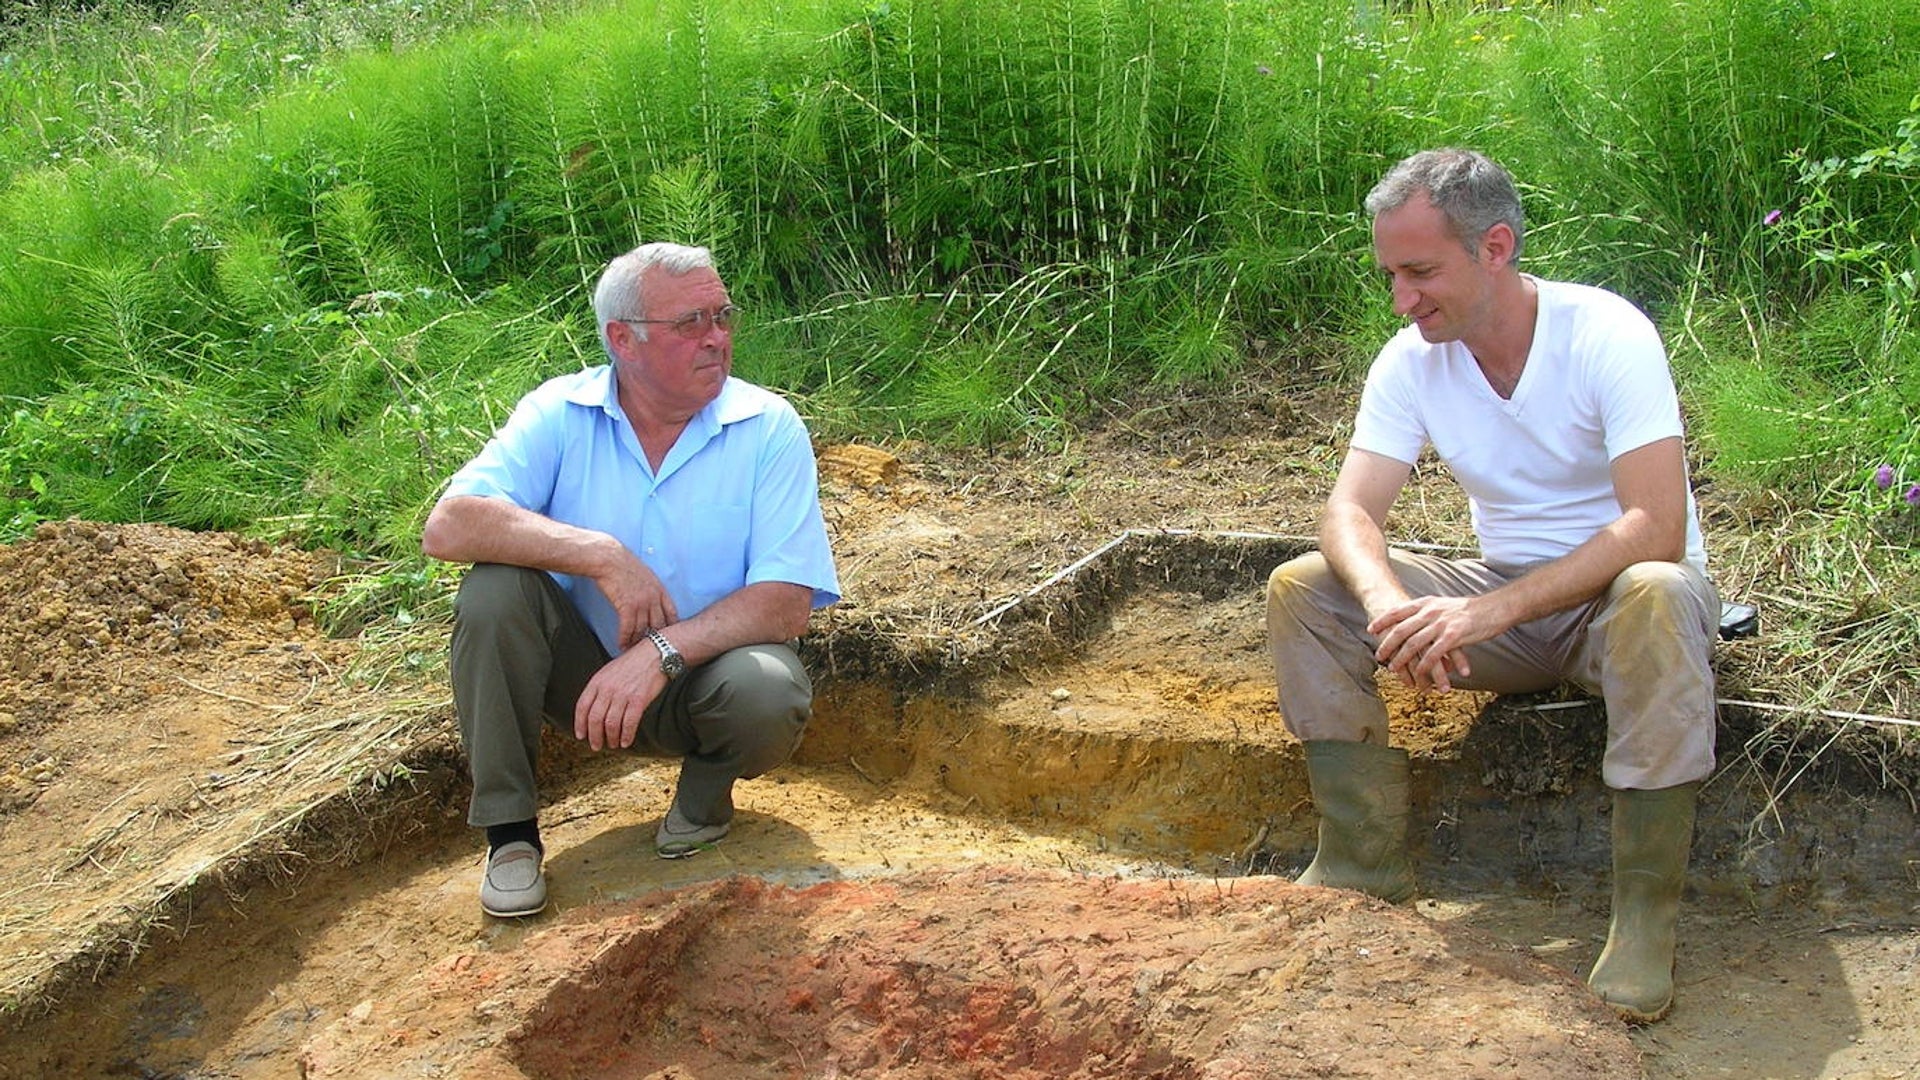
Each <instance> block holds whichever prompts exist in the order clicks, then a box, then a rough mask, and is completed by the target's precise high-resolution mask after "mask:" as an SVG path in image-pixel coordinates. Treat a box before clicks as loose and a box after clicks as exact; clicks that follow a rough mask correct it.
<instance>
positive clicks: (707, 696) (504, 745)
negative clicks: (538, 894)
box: [452, 563, 813, 826]
mask: <svg viewBox="0 0 1920 1080" xmlns="http://www.w3.org/2000/svg"><path fill="white" fill-rule="evenodd" d="M610 659H611V657H609V656H608V655H607V651H606V649H605V647H603V646H602V645H601V644H600V639H599V638H598V637H596V636H594V633H593V631H592V630H591V629H590V628H589V627H588V626H587V624H586V621H585V620H584V619H582V618H581V617H580V613H579V611H578V609H576V608H575V607H574V606H573V603H572V601H570V600H568V599H567V594H566V593H564V592H562V591H561V589H560V586H559V585H558V584H557V583H556V582H555V581H554V580H553V578H552V577H550V576H549V575H548V574H546V573H545V572H544V571H540V570H529V569H526V568H524V567H519V566H503V565H499V564H495V563H480V564H477V565H475V566H474V567H473V568H472V569H471V570H469V571H468V572H467V575H466V577H465V578H464V579H462V581H461V583H460V592H459V595H458V597H457V598H456V600H455V602H454V622H453V651H452V668H453V671H452V675H453V703H454V708H455V710H456V711H457V712H458V713H459V718H460V739H461V742H462V744H463V745H464V746H465V748H466V752H467V761H468V767H469V769H470V770H471V772H472V774H473V798H472V801H471V803H470V804H469V806H468V810H467V823H468V824H470V825H477V826H487V825H502V824H506V823H508V822H513V821H526V820H528V819H530V818H533V817H535V816H536V814H537V812H538V809H539V791H538V789H537V787H536V785H535V783H534V767H535V762H536V761H537V759H538V757H539V751H540V729H541V727H542V725H543V724H552V725H554V726H555V727H557V728H559V729H561V730H563V731H565V732H566V733H567V735H568V736H569V737H571V736H572V735H573V708H574V704H575V703H576V702H577V701H578V700H579V698H580V694H581V693H582V692H583V691H584V690H585V689H586V686H587V682H588V680H590V679H592V678H593V675H594V673H595V672H597V671H599V670H600V668H601V667H602V666H603V665H605V664H606V663H607V662H608V661H609V660H610ZM812 705H813V684H812V683H811V682H810V681H809V680H808V678H807V673H806V670H805V669H804V668H802V667H801V665H800V658H799V656H798V655H796V654H795V653H794V651H793V649H792V648H790V647H788V646H786V645H749V646H746V647H745V648H739V649H734V650H732V651H730V652H727V653H723V654H722V655H720V656H718V657H716V658H714V659H713V660H712V661H710V662H708V663H705V664H702V665H700V666H699V667H697V668H693V669H691V670H689V671H688V672H687V673H686V674H684V675H682V676H680V677H679V678H677V679H675V680H673V681H672V682H670V683H668V684H667V688H666V690H665V691H663V692H662V693H661V695H660V696H659V697H658V698H657V699H655V700H654V702H653V704H652V705H649V706H648V707H647V710H646V712H645V714H643V715H642V717H641V721H640V732H639V735H638V736H636V737H635V739H634V743H633V748H632V752H634V753H638V754H643V755H646V756H651V757H678V758H682V759H683V761H682V763H681V766H680V783H679V788H678V790H677V791H676V792H675V795H674V798H675V800H676V801H677V802H678V803H679V804H680V811H681V813H683V814H685V815H686V816H687V818H688V820H690V821H693V822H695V823H697V824H701V825H717V824H720V823H721V822H725V821H731V820H732V819H733V782H734V781H735V780H741V779H749V778H752V777H755V776H759V775H760V774H761V773H764V772H766V771H767V770H769V769H772V768H774V767H775V766H777V765H779V764H781V763H782V762H784V761H786V760H787V759H788V758H789V757H791V756H792V755H793V751H794V749H795V748H797V747H798V746H799V745H800V735H801V732H802V730H803V729H804V728H805V726H806V722H807V719H808V718H809V717H810V716H811V715H812Z"/></svg>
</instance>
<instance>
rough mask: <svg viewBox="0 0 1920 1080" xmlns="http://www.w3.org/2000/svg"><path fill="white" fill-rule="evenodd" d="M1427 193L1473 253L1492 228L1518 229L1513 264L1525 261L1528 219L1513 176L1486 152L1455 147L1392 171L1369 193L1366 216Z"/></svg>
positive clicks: (1409, 161) (1426, 152)
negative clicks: (1522, 247) (1524, 250)
mask: <svg viewBox="0 0 1920 1080" xmlns="http://www.w3.org/2000/svg"><path fill="white" fill-rule="evenodd" d="M1422 193H1424V194H1425V195H1426V196H1427V198H1428V199H1430V200H1432V202H1433V205H1434V207H1435V208H1436V209H1438V210H1439V211H1440V215H1441V217H1443V218H1445V219H1446V222H1447V228H1448V229H1449V230H1450V231H1452V233H1453V235H1454V238H1455V239H1457V240H1459V241H1460V243H1461V245H1462V246H1464V247H1465V248H1466V249H1467V251H1468V252H1470V253H1473V254H1478V253H1479V250H1480V240H1481V238H1482V237H1484V236H1486V235H1487V230H1488V229H1491V228H1493V227H1494V226H1495V225H1500V224H1504V225H1506V226H1507V227H1508V228H1509V229H1512V230H1513V260H1514V261H1515V262H1519V261H1520V248H1521V246H1522V244H1523V242H1524V240H1525V238H1526V233H1527V226H1526V220H1525V218H1524V217H1522V216H1521V213H1520V193H1519V191H1517V190H1516V189H1515V188H1514V186H1513V177H1512V176H1510V175H1508V173H1507V170H1505V169H1503V168H1501V167H1500V166H1499V164H1497V163H1496V162H1494V161H1493V159H1491V158H1489V157H1487V156H1486V155H1485V154H1481V153H1477V152H1475V151H1472V150H1461V149H1458V148H1456V147H1443V148H1441V149H1438V150H1422V151H1421V152H1420V153H1418V154H1415V155H1413V156H1412V157H1410V158H1407V159H1406V160H1404V161H1402V162H1400V163H1399V164H1398V165H1395V166H1394V167H1393V168H1391V169H1388V170H1387V175H1385V176H1384V177H1381V178H1380V182H1379V183H1378V184H1375V185H1374V186H1373V190H1372V191H1370V192H1368V193H1367V203H1366V205H1367V213H1368V214H1370V215H1372V216H1374V217H1379V216H1380V215H1381V214H1384V213H1386V212H1387V211H1389V210H1397V209H1399V208H1400V207H1401V206H1404V205H1405V204H1406V203H1407V201H1408V200H1409V199H1412V198H1413V197H1414V196H1415V195H1418V194H1422Z"/></svg>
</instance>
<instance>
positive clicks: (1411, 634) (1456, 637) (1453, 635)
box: [1367, 596, 1501, 693]
mask: <svg viewBox="0 0 1920 1080" xmlns="http://www.w3.org/2000/svg"><path fill="white" fill-rule="evenodd" d="M1473 600H1474V598H1473V597H1460V596H1418V597H1413V598H1410V599H1408V600H1406V601H1404V602H1402V603H1399V604H1396V605H1394V606H1393V607H1390V608H1388V609H1387V610H1386V611H1384V612H1382V613H1381V614H1379V615H1376V616H1374V617H1373V618H1372V619H1371V620H1370V621H1368V623H1367V633H1369V634H1372V635H1373V636H1374V637H1375V638H1376V639H1378V640H1379V645H1378V647H1376V648H1375V649H1374V651H1373V658H1374V659H1375V660H1378V661H1379V662H1380V664H1381V665H1382V666H1384V667H1385V668H1386V669H1387V670H1389V671H1391V672H1393V673H1394V674H1395V675H1397V676H1399V677H1400V681H1401V682H1403V683H1405V684H1406V685H1408V686H1411V687H1413V688H1414V689H1416V690H1438V691H1441V692H1442V693H1444V692H1446V691H1448V690H1452V689H1453V682H1452V679H1451V678H1450V677H1449V676H1450V675H1452V676H1458V677H1460V678H1471V677H1472V675H1473V668H1472V665H1471V664H1469V663H1468V662H1467V652H1466V650H1467V646H1469V645H1475V644H1478V643H1480V642H1482V641H1485V640H1487V639H1488V638H1491V637H1493V636H1495V635H1496V634H1498V633H1499V632H1500V629H1501V628H1499V627H1493V626H1489V625H1486V624H1485V622H1484V620H1482V619H1481V618H1480V617H1479V609H1478V608H1477V607H1476V605H1475V604H1474V603H1473Z"/></svg>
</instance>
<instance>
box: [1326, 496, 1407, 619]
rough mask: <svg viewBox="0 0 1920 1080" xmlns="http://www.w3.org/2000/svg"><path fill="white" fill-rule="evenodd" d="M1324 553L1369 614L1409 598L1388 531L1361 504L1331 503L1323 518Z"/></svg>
mask: <svg viewBox="0 0 1920 1080" xmlns="http://www.w3.org/2000/svg"><path fill="white" fill-rule="evenodd" d="M1320 554H1321V555H1322V556H1324V557H1325V558H1326V560H1327V565H1328V566H1330V567H1332V569H1333V573H1334V576H1335V577H1337V578H1339V579H1340V583H1341V584H1342V585H1345V586H1346V587H1347V591H1348V592H1350V593H1352V594H1353V596H1354V599H1356V600H1358V601H1359V602H1360V606H1361V608H1362V609H1363V610H1365V611H1366V612H1367V614H1368V617H1370V618H1371V617H1372V616H1374V615H1377V614H1379V613H1380V612H1381V611H1384V610H1385V609H1387V608H1389V607H1392V606H1393V605H1394V604H1397V603H1399V602H1401V601H1402V600H1405V599H1406V596H1407V592H1406V589H1405V587H1404V586H1402V585H1401V584H1400V579H1399V578H1398V577H1395V576H1394V573H1393V564H1392V563H1390V562H1389V561H1388V559H1387V538H1386V534H1385V533H1384V532H1383V531H1382V530H1381V528H1380V524H1379V523H1378V522H1376V521H1375V520H1374V519H1373V517H1372V516H1371V515H1369V514H1368V513H1367V512H1366V511H1365V510H1364V509H1362V508H1361V507H1358V506H1351V505H1344V504H1329V505H1328V507H1327V510H1326V513H1325V515H1324V516H1323V517H1322V519H1321V522H1320Z"/></svg>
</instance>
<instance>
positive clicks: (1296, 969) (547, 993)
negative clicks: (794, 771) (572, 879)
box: [302, 867, 1638, 1080]
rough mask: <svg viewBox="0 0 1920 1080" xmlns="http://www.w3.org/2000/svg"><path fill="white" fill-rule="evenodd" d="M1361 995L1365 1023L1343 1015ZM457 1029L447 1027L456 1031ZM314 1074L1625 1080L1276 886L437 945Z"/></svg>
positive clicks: (799, 894)
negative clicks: (468, 948)
mask: <svg viewBox="0 0 1920 1080" xmlns="http://www.w3.org/2000/svg"><path fill="white" fill-rule="evenodd" d="M1360 1002H1365V1003H1367V1008H1368V1022H1367V1024H1366V1025H1365V1026H1364V1027H1357V1026H1355V1025H1353V1024H1351V1023H1350V1022H1347V1021H1345V1020H1344V1019H1343V1018H1341V1017H1340V1015H1339V1013H1340V1012H1342V1011H1345V1010H1347V1009H1349V1008H1351V1007H1352V1005H1353V1004H1354V1003H1360ZM449 1036H451V1037H449ZM302 1060H303V1062H304V1064H305V1066H306V1070H307V1076H308V1077H310V1078H314V1080H319V1078H324V1077H338V1078H343V1080H344V1078H348V1077H363V1076H369V1075H372V1076H444V1075H454V1076H481V1075H485V1076H498V1077H530V1078H557V1077H607V1078H611V1077H666V1076H694V1077H729V1078H735V1080H776V1078H786V1077H794V1076H872V1077H889V1078H899V1080H909V1078H910V1080H958V1078H963V1077H978V1078H994V1080H1069V1078H1072V1080H1083V1078H1095V1077H1159V1078H1163V1080H1203V1078H1205V1080H1252V1078H1257V1077H1270V1076H1276V1075H1286V1074H1289V1073H1291V1074H1299V1075H1340V1076H1354V1077H1362V1076H1374V1077H1403V1076H1409V1075H1430V1076H1498V1075H1514V1074H1516V1073H1517V1072H1521V1071H1526V1072H1528V1073H1530V1074H1531V1075H1539V1076H1553V1077H1566V1078H1577V1077H1617V1076H1623V1075H1628V1074H1630V1073H1631V1072H1632V1071H1633V1070H1634V1069H1635V1068H1636V1067H1637V1060H1638V1053H1637V1052H1636V1051H1635V1049H1634V1047H1633V1044H1632V1042H1631V1041H1630V1040H1629V1039H1628V1038H1627V1035H1626V1032H1625V1031H1624V1030H1623V1029H1622V1028H1621V1027H1620V1025H1619V1024H1618V1023H1617V1022H1615V1021H1613V1020H1612V1018H1611V1017H1610V1016H1609V1014H1608V1013H1607V1011H1606V1010H1605V1009H1604V1008H1602V1007H1601V1006H1600V1005H1599V1004H1598V1003H1597V1002H1596V1001H1594V999H1593V997H1592V996H1591V995H1590V994H1588V993H1586V992H1585V991H1584V989H1583V988H1582V987H1581V986H1580V985H1579V984H1578V983H1576V982H1574V981H1573V980H1571V979H1569V978H1568V977H1567V976H1565V975H1564V974H1562V973H1560V972H1558V971H1556V970H1554V969H1553V968H1551V967H1549V966H1547V965H1545V964H1542V963H1540V962H1538V961H1535V960H1532V959H1530V958H1526V957H1522V956H1520V955H1517V954H1515V953H1513V952H1511V951H1509V950H1505V949H1502V948H1500V947H1498V946H1497V945H1496V944H1494V943H1493V942H1492V941H1491V940H1490V939H1486V938H1482V937H1481V936H1480V935H1478V934H1475V933H1471V932H1465V931H1460V930H1459V929H1458V928H1449V927H1447V926H1445V925H1444V924H1440V923H1435V922H1431V921H1429V920H1426V919H1423V918H1420V917H1419V916H1418V915H1415V914H1413V913H1411V912H1408V911H1404V910H1399V909H1395V908H1392V907H1388V906H1386V905H1384V904H1380V903H1379V902H1377V901H1373V900H1370V899H1367V898H1364V897H1360V896H1357V895H1354V894H1351V893H1345V892H1339V891H1334V890H1327V889H1309V888H1304V887H1301V886H1296V885H1292V884H1290V883H1288V882H1285V881H1281V880H1279V879H1276V878H1271V877H1261V878H1244V879H1239V880H1234V881H1226V882H1221V881H1212V882H1207V881H1194V880H1180V881H1173V880H1161V881H1143V880H1137V879H1135V880H1125V879H1120V878H1114V877H1092V876H1088V875H1082V874H1072V873H1069V872H1067V871H1059V870H1057V871H1042V870H1012V869H1005V868H998V867H983V868H973V869H965V870H958V871H921V872H916V873H911V874H902V875H898V876H893V877H889V878H885V879H882V880H877V881H865V882H858V883H853V882H828V883H823V884H819V885H813V886H810V887H806V888H801V889H793V888H787V887H781V886H772V885H767V884H765V883H763V882H760V881H758V880H757V879H754V878H744V877H736V878H730V879H727V880H725V881H722V882H718V883H715V884H713V885H708V886H702V887H698V888H690V889H682V890H676V891H673V892H669V893H661V894H656V895H655V896H653V897H649V898H647V899H644V900H641V901H638V902H635V903H630V904H625V905H621V906H619V907H618V908H614V909H582V910H579V911H576V912H573V913H571V914H570V916H569V917H568V918H567V920H566V921H564V922H563V923H562V924H561V925H559V926H557V927H555V928H553V929H551V930H547V931H543V932H542V933H540V934H538V935H535V936H534V937H532V938H529V939H527V941H525V942H524V943H523V944H522V945H521V946H520V948H518V949H516V950H514V951H513V952H512V953H492V954H487V953H462V954H459V955H456V956H452V957H449V958H448V959H446V960H444V961H442V962H441V963H440V964H437V965H435V967H434V968H433V969H432V970H430V971H428V972H427V973H426V974H424V975H423V976H422V977H420V978H418V979H415V980H411V981H410V982H409V983H408V984H406V985H404V986H402V987H398V988H396V989H395V992H394V994H393V996H391V997H388V998H384V999H381V1000H378V1001H373V1002H369V1003H367V1004H365V1005H363V1006H360V1007H358V1008H356V1009H354V1010H353V1011H352V1012H351V1013H349V1014H348V1015H347V1016H346V1017H344V1018H342V1019H341V1020H339V1021H337V1022H336V1023H334V1024H333V1025H331V1026H330V1027H329V1028H328V1029H327V1030H326V1031H324V1032H322V1033H321V1034H320V1036H319V1037H317V1038H316V1039H314V1040H313V1041H312V1042H311V1043H309V1045H308V1049H307V1051H306V1052H305V1054H304V1055H303V1058H302Z"/></svg>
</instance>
